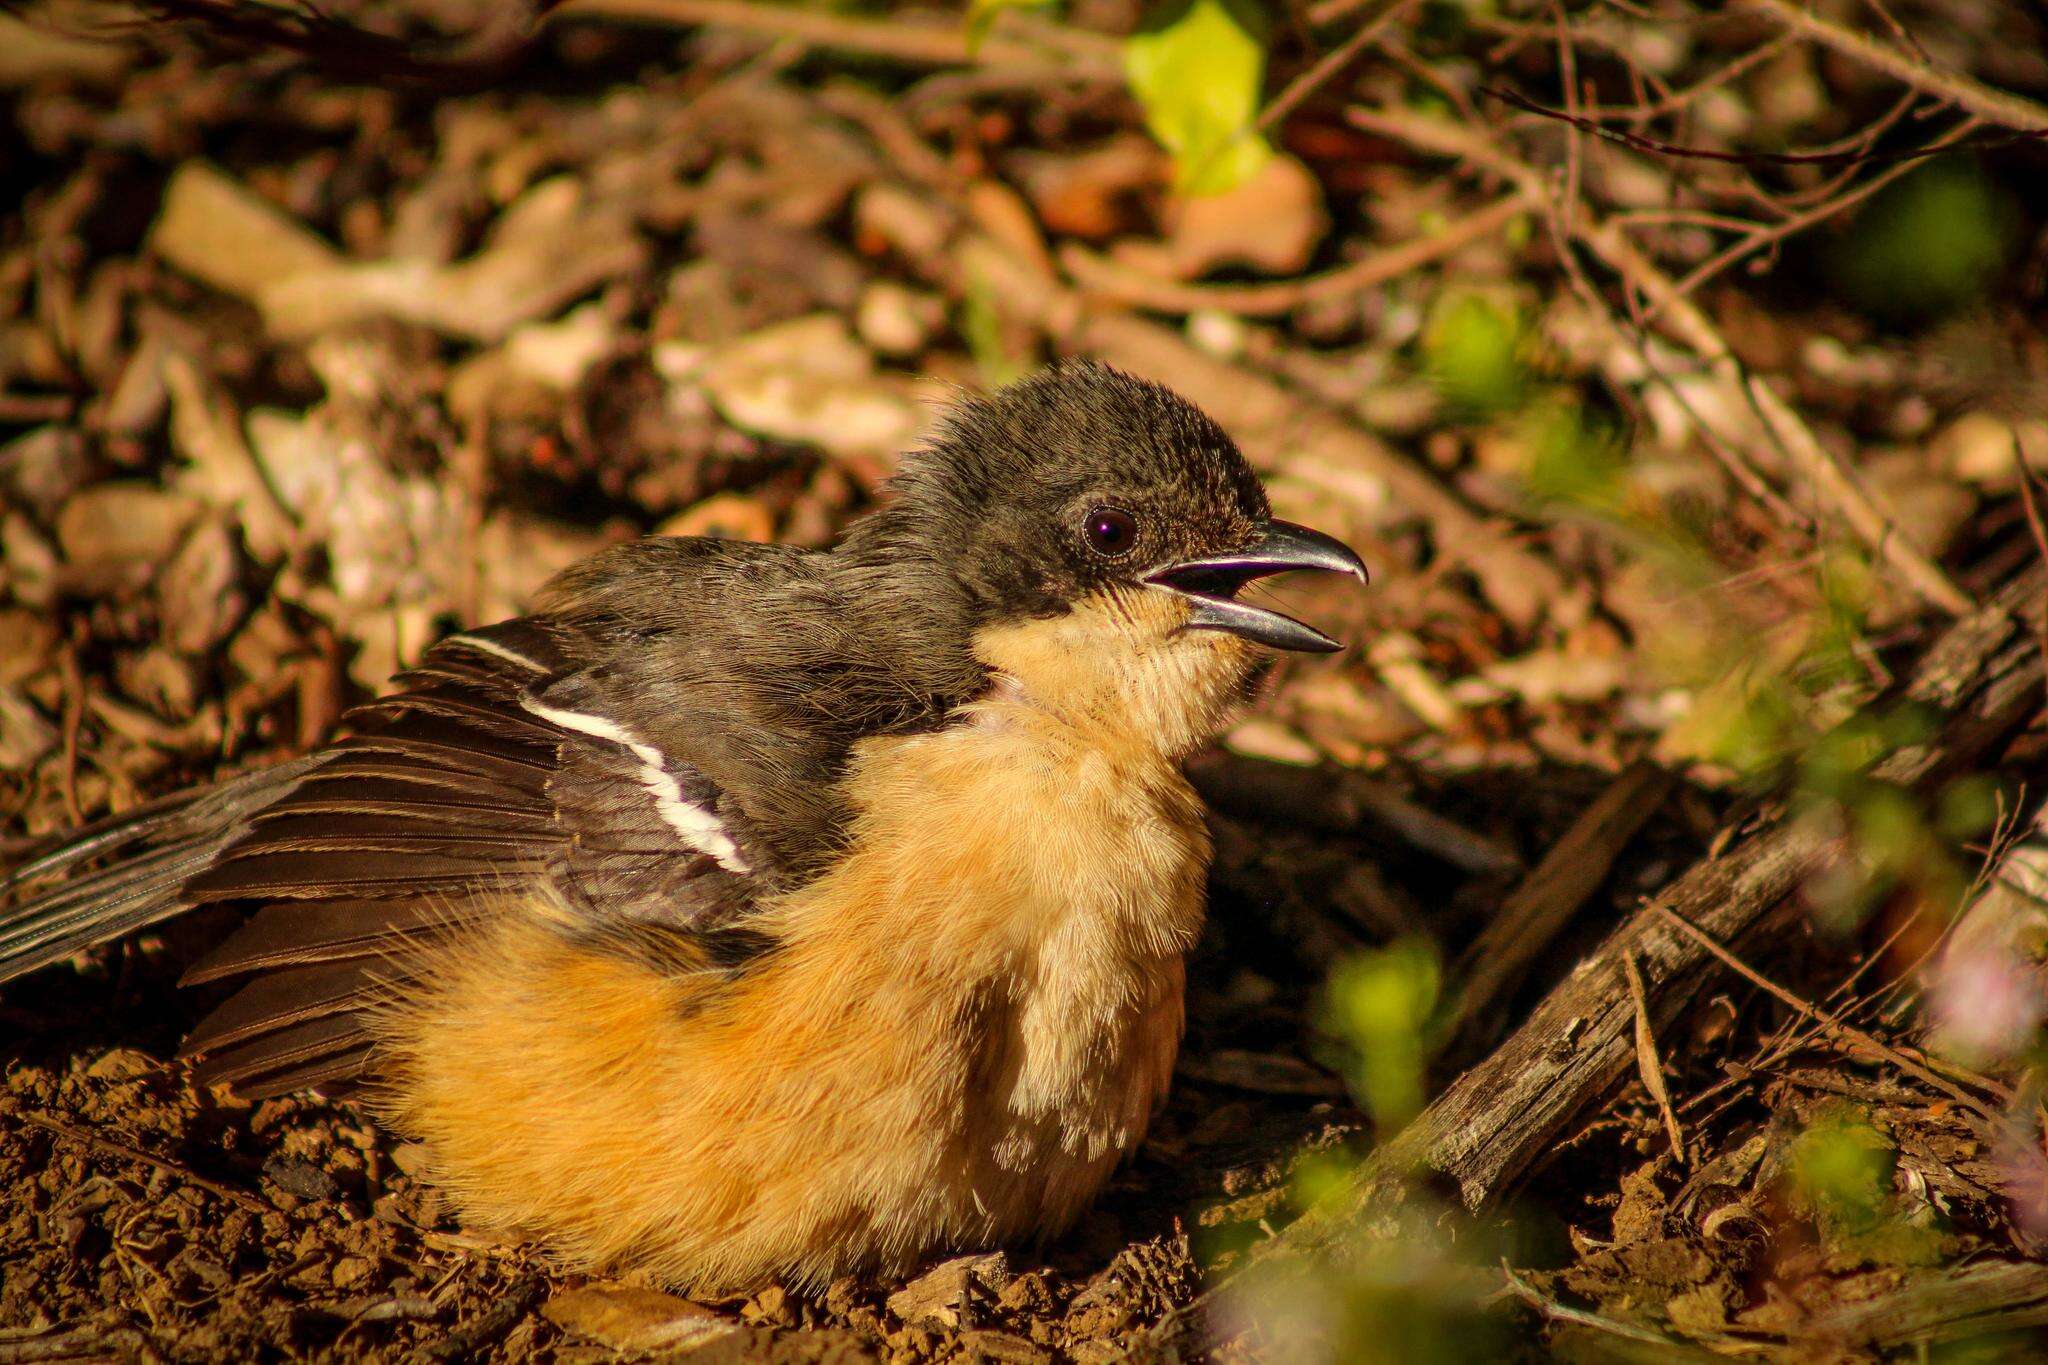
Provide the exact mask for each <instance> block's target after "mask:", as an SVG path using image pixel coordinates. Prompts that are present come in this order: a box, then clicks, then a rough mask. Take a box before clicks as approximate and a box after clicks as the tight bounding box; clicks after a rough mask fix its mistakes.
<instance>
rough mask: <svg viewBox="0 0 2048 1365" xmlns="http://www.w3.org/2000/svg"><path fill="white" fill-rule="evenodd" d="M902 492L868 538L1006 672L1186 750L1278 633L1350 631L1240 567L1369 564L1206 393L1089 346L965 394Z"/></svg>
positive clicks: (1262, 573) (1312, 638)
mask: <svg viewBox="0 0 2048 1365" xmlns="http://www.w3.org/2000/svg"><path fill="white" fill-rule="evenodd" d="M894 494H895V500H894V504H893V506H892V507H891V508H890V509H889V511H888V512H887V513H885V514H883V515H882V516H879V517H876V518H873V519H871V520H870V522H869V523H868V524H867V525H865V526H864V527H862V528H860V529H859V530H858V531H857V532H856V534H855V537H854V540H853V544H852V548H853V549H855V551H856V552H860V551H867V552H870V553H880V554H882V555H885V556H889V557H893V558H896V559H899V560H902V561H905V562H914V563H916V564H917V565H918V566H919V569H920V572H921V573H922V574H923V575H925V576H927V578H928V581H929V582H930V584H931V588H932V590H933V592H935V593H938V592H941V591H943V592H944V593H946V595H948V596H951V597H952V598H953V599H954V600H955V601H956V602H958V604H959V607H960V610H961V612H962V614H963V615H964V617H965V624H966V626H967V628H968V630H969V631H970V633H971V636H972V639H973V650H974V653H975V655H976V656H977V658H978V659H979V660H980V661H981V662H982V663H983V664H984V665H986V666H987V667H988V668H989V669H991V670H992V671H993V672H994V673H995V674H996V675H997V677H998V679H999V681H1000V682H1002V683H1004V684H1006V685H1008V686H1009V687H1011V688H1012V689H1013V690H1015V689H1021V690H1022V692H1024V693H1025V694H1027V695H1028V696H1030V697H1031V698H1032V699H1033V700H1035V701H1037V702H1039V703H1041V704H1044V705H1046V706H1048V707H1051V708H1053V709H1056V710H1061V711H1065V712H1069V713H1073V714H1088V715H1092V716H1094V717H1095V718H1097V719H1099V720H1102V721H1106V722H1108V723H1110V724H1112V725H1116V726H1129V727H1135V728H1136V729H1137V730H1138V731H1141V732H1146V733H1151V734H1154V735H1156V736H1157V738H1158V741H1159V743H1160V745H1161V747H1163V748H1166V749H1168V750H1171V751H1176V752H1178V751H1184V750H1186V749H1187V748H1190V747H1192V746H1194V745H1196V744H1199V743H1201V742H1203V741H1204V740H1206V739H1208V738H1210V737H1211V735H1212V734H1213V733H1214V731H1215V729H1216V728H1217V727H1218V726H1219V725H1220V724H1221V721H1222V717H1223V715H1224V714H1225V712H1226V711H1227V710H1228V708H1229V706H1230V704H1231V703H1232V702H1233V701H1235V700H1236V699H1237V698H1238V697H1239V696H1241V695H1242V694H1243V692H1244V690H1245V688H1246V685H1247V683H1248V682H1249V680H1250V679H1251V678H1252V677H1253V676H1254V674H1255V673H1256V671H1257V668H1258V665H1259V663H1260V661H1261V660H1262V658H1264V657H1265V651H1266V650H1268V649H1279V650H1300V651H1312V652H1325V651H1331V650H1335V649H1338V648H1340V646H1339V644H1338V643H1337V642H1336V641H1335V640H1332V639H1331V638H1330V637H1329V636H1327V635H1325V634H1323V633H1322V632H1321V631H1318V630H1316V629H1314V628H1313V627H1311V626H1308V625H1305V624H1303V623H1302V622H1300V621H1297V620H1295V619H1293V618H1292V617H1289V616H1286V615H1283V614H1281V613H1280V612H1278V611H1275V610H1272V609H1271V608H1269V607H1265V606H1262V605H1256V604H1254V603H1251V602H1247V601H1243V600H1241V597H1240V593H1241V590H1242V589H1243V588H1244V587H1245V586H1246V585H1247V584H1249V583H1252V582H1253V581H1255V580H1257V579H1261V578H1265V577H1268V576H1271V575H1274V574H1280V573H1286V572H1289V571H1291V570H1296V569H1315V570H1323V571H1331V572H1337V573H1345V574H1350V575H1352V576H1354V577H1356V578H1357V579H1358V580H1359V581H1360V582H1364V581H1365V578H1366V570H1365V566H1364V564H1363V563H1361V562H1360V561H1359V558H1358V556H1357V555H1355V554H1353V553H1352V552H1351V551H1350V550H1349V549H1347V548H1346V547H1345V546H1344V545H1342V544H1341V543H1339V542H1338V541H1336V540H1333V539H1332V538H1330V537H1329V536H1326V535H1323V534H1321V533H1320V532H1316V531H1312V530H1309V529H1308V528H1306V527H1302V526H1296V525H1293V524H1291V523H1289V522H1284V521H1280V520H1277V519H1276V518H1274V517H1273V516H1272V512H1271V508H1270V507H1269V505H1268V503H1267V500H1266V492H1265V489H1264V488H1263V487H1262V486H1261V485H1260V483H1259V479H1258V476H1257V475H1256V474H1254V473H1253V472H1252V468H1251V466H1250V465H1249V464H1248V463H1247V462H1246V461H1245V458H1244V456H1243V455H1242V454H1241V453H1240V452H1239V451H1238V449H1237V447H1236V445H1235V444H1233V443H1232V441H1231V440H1230V438H1229V437H1228V436H1226V435H1225V434H1224V433H1223V430H1222V428H1220V427H1218V426H1217V425H1216V423H1215V422H1213V421H1212V420H1210V419H1209V418H1208V417H1207V416H1206V415H1204V414H1203V413H1202V412H1201V411H1200V410H1199V409H1197V408H1195V407H1194V406H1193V405H1192V404H1190V403H1188V402H1187V401H1186V400H1185V399H1182V398H1180V397H1179V396H1177V395H1176V394H1174V393H1172V392H1171V391H1170V390H1168V389H1165V388H1162V387H1160V386H1159V385H1156V384H1151V383H1147V382H1145V381H1143V380H1139V379H1134V378H1132V377H1130V376H1128V375H1125V374H1121V373H1119V372H1118V371H1116V370H1112V369H1109V368H1107V367H1105V366H1102V365H1097V364H1089V363H1069V364H1065V365H1060V366H1057V367H1054V368H1052V369H1049V370H1046V371H1043V372H1041V373H1039V374H1037V375H1035V376H1033V377H1031V378H1029V379H1025V380H1023V381H1021V382H1019V383H1016V384H1012V385H1010V386H1008V387H1007V388H1004V389H1001V390H999V391H997V392H996V393H994V394H992V395H990V396H988V397H984V398H976V399H971V400H968V401H966V402H964V403H962V404H961V405H960V406H958V407H957V408H955V409H954V410H953V412H952V413H950V414H949V415H948V417H947V418H946V419H945V421H944V422H943V423H942V424H941V426H940V428H939V430H938V432H937V434H936V435H935V436H934V437H933V439H932V440H931V442H930V443H929V444H928V445H927V446H926V448H925V449H923V450H922V451H920V452H917V453H915V454H913V455H911V456H909V457H907V458H906V460H905V464H904V468H903V470H902V472H901V473H900V474H899V475H898V476H897V479H896V481H895V486H894ZM941 583H943V588H941Z"/></svg>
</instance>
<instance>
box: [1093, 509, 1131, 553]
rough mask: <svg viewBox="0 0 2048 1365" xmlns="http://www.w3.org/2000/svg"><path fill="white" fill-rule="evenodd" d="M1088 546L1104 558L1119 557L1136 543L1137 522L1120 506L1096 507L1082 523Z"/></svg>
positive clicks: (1129, 550) (1128, 551)
mask: <svg viewBox="0 0 2048 1365" xmlns="http://www.w3.org/2000/svg"><path fill="white" fill-rule="evenodd" d="M1083 530H1084V532H1085V534H1086V535H1087V537H1088V548H1089V549H1091V550H1093V551H1095V553H1097V554H1099V555H1101V556H1102V557H1103V558H1104V559H1120V558H1122V557H1123V556H1124V555H1127V554H1129V553H1130V552H1131V547H1132V546H1133V545H1136V544H1137V543H1138V522H1137V518H1135V517H1133V516H1132V515H1131V514H1130V513H1129V512H1126V511H1124V510H1123V509H1122V508H1120V507H1097V508H1095V509H1094V510H1093V511H1091V512H1090V513H1089V514H1088V520H1087V521H1086V522H1085V523H1084V524H1083Z"/></svg>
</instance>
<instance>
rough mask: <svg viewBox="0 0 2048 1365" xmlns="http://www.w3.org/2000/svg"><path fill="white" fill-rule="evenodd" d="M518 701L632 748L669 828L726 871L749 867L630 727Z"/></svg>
mask: <svg viewBox="0 0 2048 1365" xmlns="http://www.w3.org/2000/svg"><path fill="white" fill-rule="evenodd" d="M519 703H520V705H522V706H524V707H525V708H526V709H527V710H528V711H531V712H532V713H533V714H534V715H536V716H539V717H540V718H541V719H542V720H545V721H552V722H553V723H554V724H556V725H559V726H561V727H562V728H563V729H564V730H574V731H576V732H577V733H578V734H584V735H590V736H592V737H593V738H596V739H602V740H608V741H609V742H611V743H613V744H616V745H619V746H620V747H621V748H623V749H626V750H628V751H629V752H631V753H632V755H633V757H634V758H637V759H638V760H640V771H639V772H638V773H637V774H636V776H637V777H638V778H639V779H640V785H641V786H643V787H645V788H646V789H647V791H648V794H649V795H651V796H652V797H653V798H654V808H655V810H656V811H657V812H658V813H659V814H660V816H661V818H662V819H663V820H665V821H667V822H668V826H669V828H670V829H673V830H674V831H675V832H676V833H677V834H678V835H680V836H682V840H683V842H684V843H686V844H688V845H689V846H690V847H691V848H694V849H696V850H697V851H698V852H699V853H705V854H709V855H710V856H711V857H712V858H714V859H716V860H717V862H718V865H719V866H720V867H722V868H724V869H725V870H726V871H728V872H738V873H742V874H744V873H746V872H750V871H752V869H751V868H750V867H748V866H747V860H746V858H745V857H743V856H742V855H741V853H740V850H739V845H738V844H735V843H734V842H733V841H732V838H731V836H729V835H728V834H727V833H726V832H725V825H724V823H723V822H722V821H720V820H719V818H718V817H717V816H716V815H714V814H713V813H712V812H710V811H708V810H705V809H704V808H703V807H702V806H700V805H698V804H696V803H695V802H693V801H688V800H685V799H684V797H683V789H682V787H681V786H680V785H679V784H678V783H677V782H676V779H675V777H674V775H673V774H671V773H670V772H669V770H668V765H667V763H666V762H664V761H663V759H662V756H661V750H659V749H657V748H655V747H654V746H653V745H652V744H645V743H642V742H641V741H640V740H639V739H638V738H636V737H635V736H634V735H633V733H632V732H631V731H630V730H627V729H626V728H625V727H624V726H622V725H620V724H619V723H618V722H616V721H613V720H609V719H607V718H605V717H604V716H592V715H586V714H585V713H583V712H581V711H564V710H561V709H559V708H557V707H553V706H548V705H546V704H545V703H542V702H539V701H536V700H534V699H533V698H532V697H521V698H520V699H519Z"/></svg>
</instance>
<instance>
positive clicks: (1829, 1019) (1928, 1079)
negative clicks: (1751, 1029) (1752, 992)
mask: <svg viewBox="0 0 2048 1365" xmlns="http://www.w3.org/2000/svg"><path fill="white" fill-rule="evenodd" d="M1650 908H1651V909H1653V910H1655V911H1657V913H1658V914H1660V915H1662V916H1663V917H1664V918H1665V919H1667V920H1669V921H1670V922H1671V923H1672V924H1673V925H1674V926H1676V927H1677V928H1678V929H1679V930H1680V931H1681V932H1682V933H1684V934H1685V936H1686V937H1687V938H1690V939H1691V940H1692V941H1693V942H1695V943H1697V944H1699V946H1700V947H1702V948H1704V949H1705V950H1706V951H1707V952H1709V953H1711V954H1712V955H1713V956H1714V957H1716V958H1718V959H1720V961H1721V963H1722V965H1723V966H1725V967H1727V968H1728V969H1729V970H1730V971H1732V972H1734V973H1735V974H1736V975H1738V976H1740V977H1742V978H1743V979H1744V980H1745V981H1747V982H1749V983H1750V984H1751V985H1753V986H1755V987H1757V988H1758V989H1760V990H1762V991H1764V992H1766V993H1768V994H1769V995H1771V996H1774V997H1775V998H1776V999H1777V1000H1778V1001H1779V1002H1780V1003H1781V1004H1784V1005H1786V1006H1788V1007H1790V1008H1791V1009H1794V1010H1797V1011H1798V1012H1799V1013H1800V1014H1802V1015H1804V1016H1805V1017H1806V1018H1808V1019H1811V1020H1813V1021H1814V1022H1815V1023H1816V1024H1818V1025H1820V1026H1821V1027H1823V1028H1824V1029H1826V1030H1827V1031H1828V1032H1829V1033H1832V1034H1835V1035H1836V1036H1838V1037H1841V1038H1845V1039H1847V1040H1848V1041H1850V1042H1852V1043H1854V1044H1856V1045H1857V1046H1858V1047H1861V1048H1864V1049H1866V1050H1868V1051H1870V1052H1872V1053H1875V1054H1876V1055H1878V1056H1880V1057H1882V1058H1884V1059H1885V1060H1886V1061H1888V1062H1890V1063H1891V1064H1892V1065H1893V1066H1895V1067H1897V1068H1898V1069H1899V1070H1901V1071H1903V1072H1905V1073H1906V1074H1907V1075H1909V1076H1911V1077H1913V1078H1914V1079H1915V1080H1918V1081H1920V1082H1922V1083H1923V1084H1926V1085H1931V1086H1933V1087H1934V1088H1935V1089H1936V1090H1939V1091H1940V1092H1941V1093H1942V1094H1944V1095H1947V1096H1948V1097H1949V1098H1950V1099H1952V1100H1954V1101H1955V1102H1956V1103H1958V1104H1960V1105H1962V1106H1964V1107H1965V1108H1967V1109H1970V1110H1973V1111H1975V1112H1976V1113H1978V1114H1981V1115H1983V1116H1984V1117H1985V1118H1987V1119H1989V1120H1991V1121H1992V1122H1993V1123H2000V1122H2003V1118H2004V1116H2003V1115H2001V1114H1999V1113H1998V1112H1997V1111H1996V1110H1995V1109H1993V1108H1991V1107H1990V1106H1988V1105H1986V1104H1985V1103H1984V1101H1983V1100H1981V1099H1979V1098H1978V1097H1977V1096H1975V1095H1972V1094H1971V1093H1970V1092H1969V1091H1967V1090H1965V1089H1963V1088H1962V1087H1961V1086H1959V1085H1957V1084H1955V1083H1954V1082H1953V1081H1951V1080H1949V1079H1948V1078H1947V1077H1945V1076H1942V1075H1941V1074H1939V1073H1938V1072H1936V1071H1934V1070H1932V1069H1931V1068H1929V1067H1927V1066H1924V1065H1922V1064H1921V1063H1919V1062H1916V1061H1914V1060H1913V1059H1912V1058H1911V1057H1908V1056H1907V1055H1906V1054H1905V1053H1903V1052H1901V1051H1899V1049H1897V1048H1895V1047H1893V1046H1892V1045H1891V1044H1890V1043H1887V1042H1885V1041H1884V1040H1883V1039H1881V1038H1879V1037H1877V1036H1876V1035H1875V1034H1871V1033H1866V1032H1865V1031H1864V1030H1862V1029H1860V1028H1857V1027H1856V1026H1855V1025H1854V1024H1850V1023H1846V1022H1844V1021H1843V1020H1842V1018H1841V1017H1840V1016H1839V1015H1836V1014H1833V1013H1831V1012H1829V1011H1827V1010H1823V1009H1822V1008H1820V1007H1819V1006H1818V1005H1815V1004H1813V1003H1812V1002H1811V1001H1808V1000H1804V999H1801V998H1800V997H1799V996H1798V995H1795V994H1794V993H1793V992H1791V991H1788V990H1786V989H1785V988H1784V987H1783V986H1780V985H1779V984H1778V983H1777V982H1775V981H1773V980H1771V979H1770V978H1769V977H1767V976H1765V975H1764V974H1763V973H1762V972H1759V971H1758V970H1757V969H1756V968H1754V967H1752V966H1750V965H1749V964H1748V963H1747V962H1744V961H1743V960H1742V959H1741V958H1739V957H1737V956H1736V955H1735V954H1734V953H1732V952H1730V951H1728V949H1726V948H1724V947H1722V946H1721V944H1720V943H1718V942H1717V941H1715V939H1714V938H1713V936H1712V935H1710V934H1708V933H1707V932H1706V931H1705V930H1703V929H1700V928H1699V927H1698V926H1696V925H1694V924H1693V922H1692V921H1691V920H1689V919H1687V918H1685V916H1683V915H1681V914H1679V913H1678V912H1677V911H1675V910H1673V909H1671V908H1670V907H1669V906H1666V905H1663V904H1653V905H1652V906H1651V907H1650Z"/></svg>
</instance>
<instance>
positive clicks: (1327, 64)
mask: <svg viewBox="0 0 2048 1365" xmlns="http://www.w3.org/2000/svg"><path fill="white" fill-rule="evenodd" d="M1419 3H1420V0H1385V6H1384V8H1382V9H1381V10H1380V12H1379V13H1378V14H1375V15H1373V16H1372V18H1370V19H1368V20H1366V21H1365V22H1364V23H1363V24H1360V25H1359V26H1358V31H1357V32H1356V33H1354V34H1352V35H1351V36H1350V37H1349V38H1346V39H1345V40H1344V41H1343V42H1341V43H1339V44H1338V45H1337V46H1336V47H1333V48H1331V49H1330V50H1329V51H1328V52H1326V53H1324V54H1323V55H1322V56H1321V57H1319V58H1317V59H1316V61H1315V63H1314V64H1313V65H1312V66H1310V67H1309V68H1308V70H1306V71H1304V72H1302V73H1301V74H1300V75H1299V76H1296V77H1295V78H1294V79H1293V80H1291V81H1289V82H1288V83H1287V87H1286V88H1285V89H1283V90H1282V91H1281V92H1280V93H1279V94H1277V95H1275V96H1274V97H1273V99H1272V101H1271V103H1269V104H1267V105H1266V107H1265V108H1264V109H1261V110H1260V111H1259V117H1258V119H1257V120H1256V121H1255V122H1254V123H1253V124H1252V127H1253V129H1254V130H1256V131H1258V132H1261V133H1265V132H1271V131H1272V130H1273V129H1274V128H1275V127H1277V126H1278V125H1279V123H1280V121H1281V120H1282V119H1284V118H1286V117H1287V116H1288V115H1289V114H1291V113H1293V112H1294V110H1295V108H1296V107H1297V106H1299V105H1300V104H1301V102H1302V101H1303V100H1305V99H1307V98H1308V97H1309V96H1310V95H1312V94H1314V93H1315V92H1316V89H1317V88H1318V87H1319V86H1321V85H1322V84H1323V83H1324V82H1325V81H1327V80H1329V79H1330V78H1331V77H1332V76H1334V75H1336V74H1337V73H1338V72H1339V71H1342V70H1343V69H1344V68H1345V67H1347V66H1349V65H1350V64H1351V62H1352V59H1354V58H1355V57H1357V56H1358V54H1359V53H1360V52H1363V51H1364V50H1365V49H1366V48H1367V47H1369V46H1370V45H1371V44H1372V43H1373V41H1374V40H1375V39H1377V38H1378V37H1379V36H1380V35H1381V34H1382V33H1384V32H1386V31H1387V28H1388V26H1389V25H1391V24H1393V23H1395V22H1396V21H1398V20H1400V19H1402V18H1404V17H1405V16H1406V15H1407V13H1408V11H1409V10H1412V9H1414V8H1415V7H1416V5H1417V4H1419Z"/></svg>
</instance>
